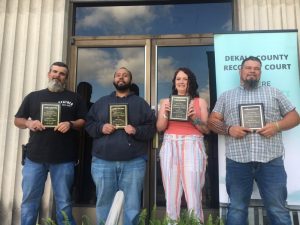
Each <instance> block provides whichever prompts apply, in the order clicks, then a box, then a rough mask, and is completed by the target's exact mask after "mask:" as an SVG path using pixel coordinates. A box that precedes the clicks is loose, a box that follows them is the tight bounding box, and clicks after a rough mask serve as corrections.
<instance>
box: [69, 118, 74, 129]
mask: <svg viewBox="0 0 300 225" xmlns="http://www.w3.org/2000/svg"><path fill="white" fill-rule="evenodd" d="M68 122H69V124H70V129H71V128H73V126H74V124H73V123H72V122H71V121H70V120H69V121H68Z"/></svg>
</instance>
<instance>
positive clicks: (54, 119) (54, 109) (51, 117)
mask: <svg viewBox="0 0 300 225" xmlns="http://www.w3.org/2000/svg"><path fill="white" fill-rule="evenodd" d="M60 107H61V106H60V104H59V103H54V102H42V103H41V123H42V124H43V125H44V126H45V127H47V128H49V127H56V126H57V125H58V124H59V123H60Z"/></svg>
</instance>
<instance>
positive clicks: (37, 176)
mask: <svg viewBox="0 0 300 225" xmlns="http://www.w3.org/2000/svg"><path fill="white" fill-rule="evenodd" d="M74 165H75V163H74V162H68V163H59V164H49V163H36V162H33V161H31V160H29V159H28V158H26V159H25V165H24V167H23V170H22V174H23V180H22V189H23V199H22V206H21V225H35V224H36V222H37V216H38V212H39V209H40V203H41V199H42V195H43V193H44V187H45V182H46V179H47V175H48V171H49V172H50V177H51V183H52V189H53V193H54V198H55V203H56V220H57V223H58V225H64V223H63V216H62V213H61V212H62V211H64V212H65V213H66V214H67V216H68V219H69V220H70V222H71V224H72V225H73V224H74V225H75V221H74V218H73V216H72V203H71V188H72V185H73V180H74Z"/></svg>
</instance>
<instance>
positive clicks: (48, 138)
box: [15, 89, 87, 163]
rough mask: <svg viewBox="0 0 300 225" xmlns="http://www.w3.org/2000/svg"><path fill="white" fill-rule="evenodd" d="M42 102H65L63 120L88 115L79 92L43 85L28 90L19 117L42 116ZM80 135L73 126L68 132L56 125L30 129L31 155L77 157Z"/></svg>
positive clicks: (51, 159)
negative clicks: (58, 128)
mask: <svg viewBox="0 0 300 225" xmlns="http://www.w3.org/2000/svg"><path fill="white" fill-rule="evenodd" d="M42 102H53V103H60V104H61V117H60V118H61V119H60V122H64V121H70V120H77V119H84V118H85V115H86V112H87V111H86V106H85V104H84V102H83V100H82V99H81V97H80V96H79V95H78V94H76V93H74V92H71V91H68V90H65V91H63V92H50V91H49V90H48V89H43V90H40V91H35V92H31V93H30V94H28V95H27V96H26V97H25V98H24V100H23V102H22V104H21V106H20V108H19V110H18V112H17V114H16V115H15V117H16V118H26V119H28V118H31V119H32V120H41V103H42ZM78 137H79V136H78V132H77V131H76V130H74V129H70V130H69V131H68V132H66V133H61V132H58V131H54V128H46V129H45V130H43V131H37V132H33V131H30V137H29V142H28V144H27V147H28V148H27V149H28V151H27V157H28V158H29V159H30V160H32V161H35V162H39V163H62V162H70V161H75V160H76V159H77V148H78Z"/></svg>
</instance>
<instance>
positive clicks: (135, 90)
mask: <svg viewBox="0 0 300 225" xmlns="http://www.w3.org/2000/svg"><path fill="white" fill-rule="evenodd" d="M130 91H132V92H133V93H134V94H135V95H137V96H139V95H140V89H139V86H137V85H136V84H135V83H132V84H131V85H130Z"/></svg>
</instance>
